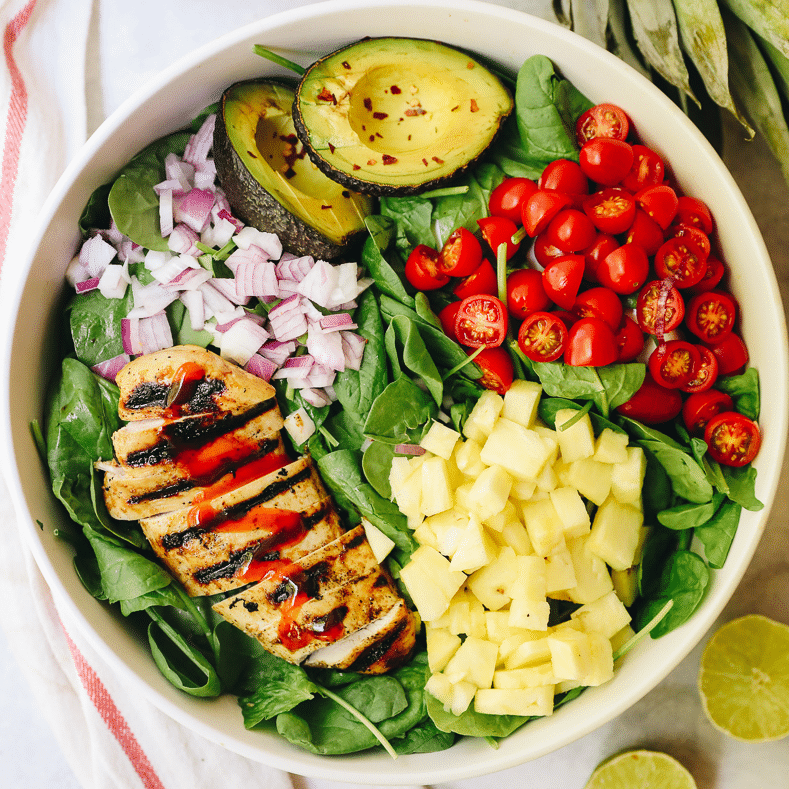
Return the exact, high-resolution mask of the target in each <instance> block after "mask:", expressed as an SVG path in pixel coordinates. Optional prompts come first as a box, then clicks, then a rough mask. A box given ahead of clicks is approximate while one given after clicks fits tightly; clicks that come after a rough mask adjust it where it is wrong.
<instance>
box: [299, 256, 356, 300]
mask: <svg viewBox="0 0 789 789" xmlns="http://www.w3.org/2000/svg"><path fill="white" fill-rule="evenodd" d="M338 269H339V267H335V266H332V265H331V264H330V263H327V262H326V261H325V260H316V261H315V265H314V266H313V267H312V268H311V269H310V271H309V273H308V274H307V276H305V277H304V279H302V280H301V282H299V287H298V292H299V293H301V295H302V296H305V297H306V298H308V299H309V300H310V301H313V302H315V304H319V305H320V306H321V307H325V308H327V309H329V308H330V307H331V305H332V300H333V296H332V294H333V292H334V289H335V288H336V287H337V281H338V279H337V278H338ZM343 301H347V299H343Z"/></svg>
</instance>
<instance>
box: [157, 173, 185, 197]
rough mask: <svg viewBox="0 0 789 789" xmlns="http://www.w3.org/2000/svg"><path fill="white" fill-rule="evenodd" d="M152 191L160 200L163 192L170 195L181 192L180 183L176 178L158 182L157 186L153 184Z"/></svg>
mask: <svg viewBox="0 0 789 789" xmlns="http://www.w3.org/2000/svg"><path fill="white" fill-rule="evenodd" d="M153 191H154V192H156V194H158V195H159V199H161V197H162V195H163V194H164V193H165V192H170V193H172V192H176V191H181V182H180V181H179V180H178V179H177V178H168V179H167V180H166V181H160V182H159V183H158V184H155V185H154V187H153Z"/></svg>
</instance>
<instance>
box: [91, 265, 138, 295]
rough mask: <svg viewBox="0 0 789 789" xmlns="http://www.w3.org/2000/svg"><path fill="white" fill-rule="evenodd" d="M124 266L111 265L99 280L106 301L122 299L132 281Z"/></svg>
mask: <svg viewBox="0 0 789 789" xmlns="http://www.w3.org/2000/svg"><path fill="white" fill-rule="evenodd" d="M130 279H131V278H130V277H129V275H128V274H127V273H126V269H125V267H124V266H118V265H110V266H107V268H105V269H104V273H103V274H102V275H101V279H99V284H98V287H99V290H100V291H101V295H102V296H104V298H105V299H122V298H123V297H124V295H125V294H126V288H127V287H128V285H129V281H130Z"/></svg>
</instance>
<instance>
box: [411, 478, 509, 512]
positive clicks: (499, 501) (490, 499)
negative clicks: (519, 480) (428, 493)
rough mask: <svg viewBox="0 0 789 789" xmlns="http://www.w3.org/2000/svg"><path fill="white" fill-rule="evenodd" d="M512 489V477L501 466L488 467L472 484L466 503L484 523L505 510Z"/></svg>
mask: <svg viewBox="0 0 789 789" xmlns="http://www.w3.org/2000/svg"><path fill="white" fill-rule="evenodd" d="M511 487H512V477H511V476H510V475H509V474H508V473H507V472H506V471H505V470H504V469H503V468H502V467H501V466H498V465H492V466H488V468H486V469H485V470H484V471H483V472H482V473H481V474H480V475H479V476H478V477H477V479H476V480H475V481H474V483H473V484H472V486H471V489H470V490H469V492H468V497H467V498H466V501H467V502H468V506H469V507H470V508H471V511H472V512H473V513H474V514H475V515H476V516H477V517H478V518H479V519H480V520H481V521H484V520H487V519H488V518H491V517H493V516H494V515H497V514H498V513H500V512H501V511H502V510H503V509H504V506H505V504H506V503H507V500H508V499H509V495H510V488H511ZM422 495H423V497H424V493H423V494H422Z"/></svg>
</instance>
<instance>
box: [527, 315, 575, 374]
mask: <svg viewBox="0 0 789 789" xmlns="http://www.w3.org/2000/svg"><path fill="white" fill-rule="evenodd" d="M518 347H519V348H520V349H521V351H523V353H524V354H525V355H526V356H527V357H528V358H529V359H531V360H532V361H534V362H553V361H556V360H557V359H558V358H559V357H560V356H561V355H562V354H563V353H564V349H565V348H566V347H567V326H566V325H565V323H564V321H563V320H562V319H561V318H560V317H559V316H557V315H556V314H555V313H553V312H533V313H532V314H531V315H529V317H528V318H526V320H525V321H523V323H521V326H520V329H519V330H518Z"/></svg>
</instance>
